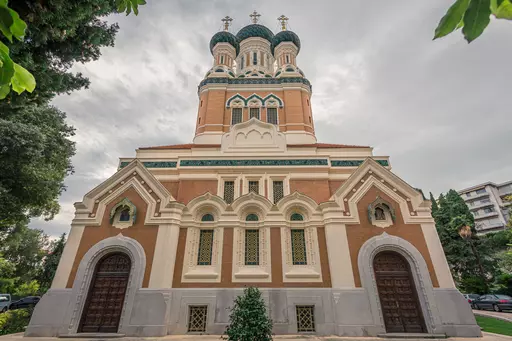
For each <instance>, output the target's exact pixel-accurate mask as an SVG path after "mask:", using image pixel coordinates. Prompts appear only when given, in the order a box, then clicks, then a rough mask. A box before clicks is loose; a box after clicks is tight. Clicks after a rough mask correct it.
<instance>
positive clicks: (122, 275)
mask: <svg viewBox="0 0 512 341" xmlns="http://www.w3.org/2000/svg"><path fill="white" fill-rule="evenodd" d="M130 267H131V261H130V258H128V256H126V255H124V254H113V255H109V256H107V257H106V258H104V259H103V260H101V261H100V262H99V263H98V266H97V267H96V273H95V275H94V277H93V281H92V283H91V286H90V289H89V295H88V297H87V301H86V303H85V307H84V311H83V313H82V320H81V323H80V328H79V332H82V333H117V330H118V328H119V320H120V319H121V313H122V311H123V304H124V298H125V295H126V288H127V285H128V278H129V276H130Z"/></svg>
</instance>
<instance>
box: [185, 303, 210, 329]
mask: <svg viewBox="0 0 512 341" xmlns="http://www.w3.org/2000/svg"><path fill="white" fill-rule="evenodd" d="M207 315H208V306H205V305H202V306H190V307H189V310H188V332H189V333H201V332H203V333H204V332H206V317H207Z"/></svg>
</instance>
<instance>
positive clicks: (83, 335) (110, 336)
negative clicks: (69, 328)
mask: <svg viewBox="0 0 512 341" xmlns="http://www.w3.org/2000/svg"><path fill="white" fill-rule="evenodd" d="M125 336H126V335H125V334H117V333H78V334H67V335H59V338H61V339H119V338H122V337H125Z"/></svg>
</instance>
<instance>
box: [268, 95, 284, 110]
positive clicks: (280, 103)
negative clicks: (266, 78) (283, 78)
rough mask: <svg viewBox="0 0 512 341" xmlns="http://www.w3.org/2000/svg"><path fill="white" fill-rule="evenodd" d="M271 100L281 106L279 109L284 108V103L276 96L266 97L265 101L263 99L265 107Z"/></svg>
mask: <svg viewBox="0 0 512 341" xmlns="http://www.w3.org/2000/svg"><path fill="white" fill-rule="evenodd" d="M270 100H276V101H277V103H278V104H279V108H282V107H283V101H282V100H281V99H280V98H279V97H277V96H276V95H274V94H270V95H268V96H266V97H265V98H264V99H263V105H264V106H267V102H268V101H270Z"/></svg>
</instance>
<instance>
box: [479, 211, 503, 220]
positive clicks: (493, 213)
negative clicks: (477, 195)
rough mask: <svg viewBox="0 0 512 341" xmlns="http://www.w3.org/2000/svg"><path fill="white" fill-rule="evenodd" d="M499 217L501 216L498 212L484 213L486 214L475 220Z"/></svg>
mask: <svg viewBox="0 0 512 341" xmlns="http://www.w3.org/2000/svg"><path fill="white" fill-rule="evenodd" d="M499 215H500V214H499V213H498V212H489V213H484V214H480V215H478V216H476V217H475V220H482V219H489V218H494V217H498V216H499Z"/></svg>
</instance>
